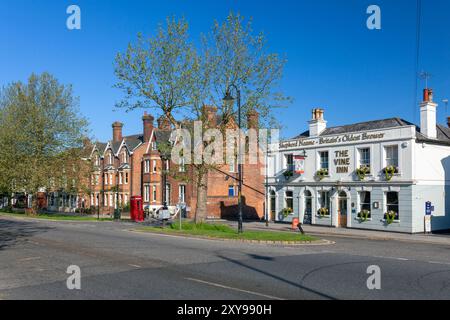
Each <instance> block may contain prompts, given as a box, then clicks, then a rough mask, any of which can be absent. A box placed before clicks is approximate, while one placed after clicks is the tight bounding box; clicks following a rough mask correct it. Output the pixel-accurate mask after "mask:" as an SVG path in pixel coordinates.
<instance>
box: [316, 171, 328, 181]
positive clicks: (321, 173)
mask: <svg viewBox="0 0 450 320" xmlns="http://www.w3.org/2000/svg"><path fill="white" fill-rule="evenodd" d="M327 175H328V169H320V170H317V172H316V177H317V178H319V180H323V179H324V178H325V177H326V176H327Z"/></svg>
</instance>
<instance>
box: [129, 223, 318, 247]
mask: <svg viewBox="0 0 450 320" xmlns="http://www.w3.org/2000/svg"><path fill="white" fill-rule="evenodd" d="M181 227H182V228H181V230H180V229H179V224H178V223H174V224H172V225H169V226H167V227H166V228H164V229H163V228H161V227H142V228H139V229H138V231H144V232H154V233H163V234H174V235H187V236H202V237H209V238H219V239H236V240H259V241H297V242H306V241H308V242H310V241H316V240H319V239H317V238H315V237H312V236H308V235H302V234H300V233H294V232H277V231H258V230H244V233H242V234H238V233H237V231H236V230H235V229H232V228H231V227H229V226H227V225H223V224H208V223H203V224H194V223H189V222H187V223H182V225H181Z"/></svg>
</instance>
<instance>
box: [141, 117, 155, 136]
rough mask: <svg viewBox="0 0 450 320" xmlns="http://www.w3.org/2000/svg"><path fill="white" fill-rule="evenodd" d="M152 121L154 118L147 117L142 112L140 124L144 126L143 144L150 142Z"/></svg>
mask: <svg viewBox="0 0 450 320" xmlns="http://www.w3.org/2000/svg"><path fill="white" fill-rule="evenodd" d="M153 120H155V118H154V117H153V116H152V115H149V114H147V112H144V116H143V117H142V122H143V126H144V142H149V141H150V137H151V135H152V131H153Z"/></svg>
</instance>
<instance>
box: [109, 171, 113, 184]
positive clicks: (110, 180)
mask: <svg viewBox="0 0 450 320" xmlns="http://www.w3.org/2000/svg"><path fill="white" fill-rule="evenodd" d="M109 184H111V185H112V184H113V175H112V173H110V174H109Z"/></svg>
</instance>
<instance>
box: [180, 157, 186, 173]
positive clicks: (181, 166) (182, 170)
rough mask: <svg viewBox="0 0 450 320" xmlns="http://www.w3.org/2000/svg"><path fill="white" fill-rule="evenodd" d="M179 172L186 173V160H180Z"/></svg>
mask: <svg viewBox="0 0 450 320" xmlns="http://www.w3.org/2000/svg"><path fill="white" fill-rule="evenodd" d="M179 171H180V172H186V161H185V160H184V158H180V167H179Z"/></svg>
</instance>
